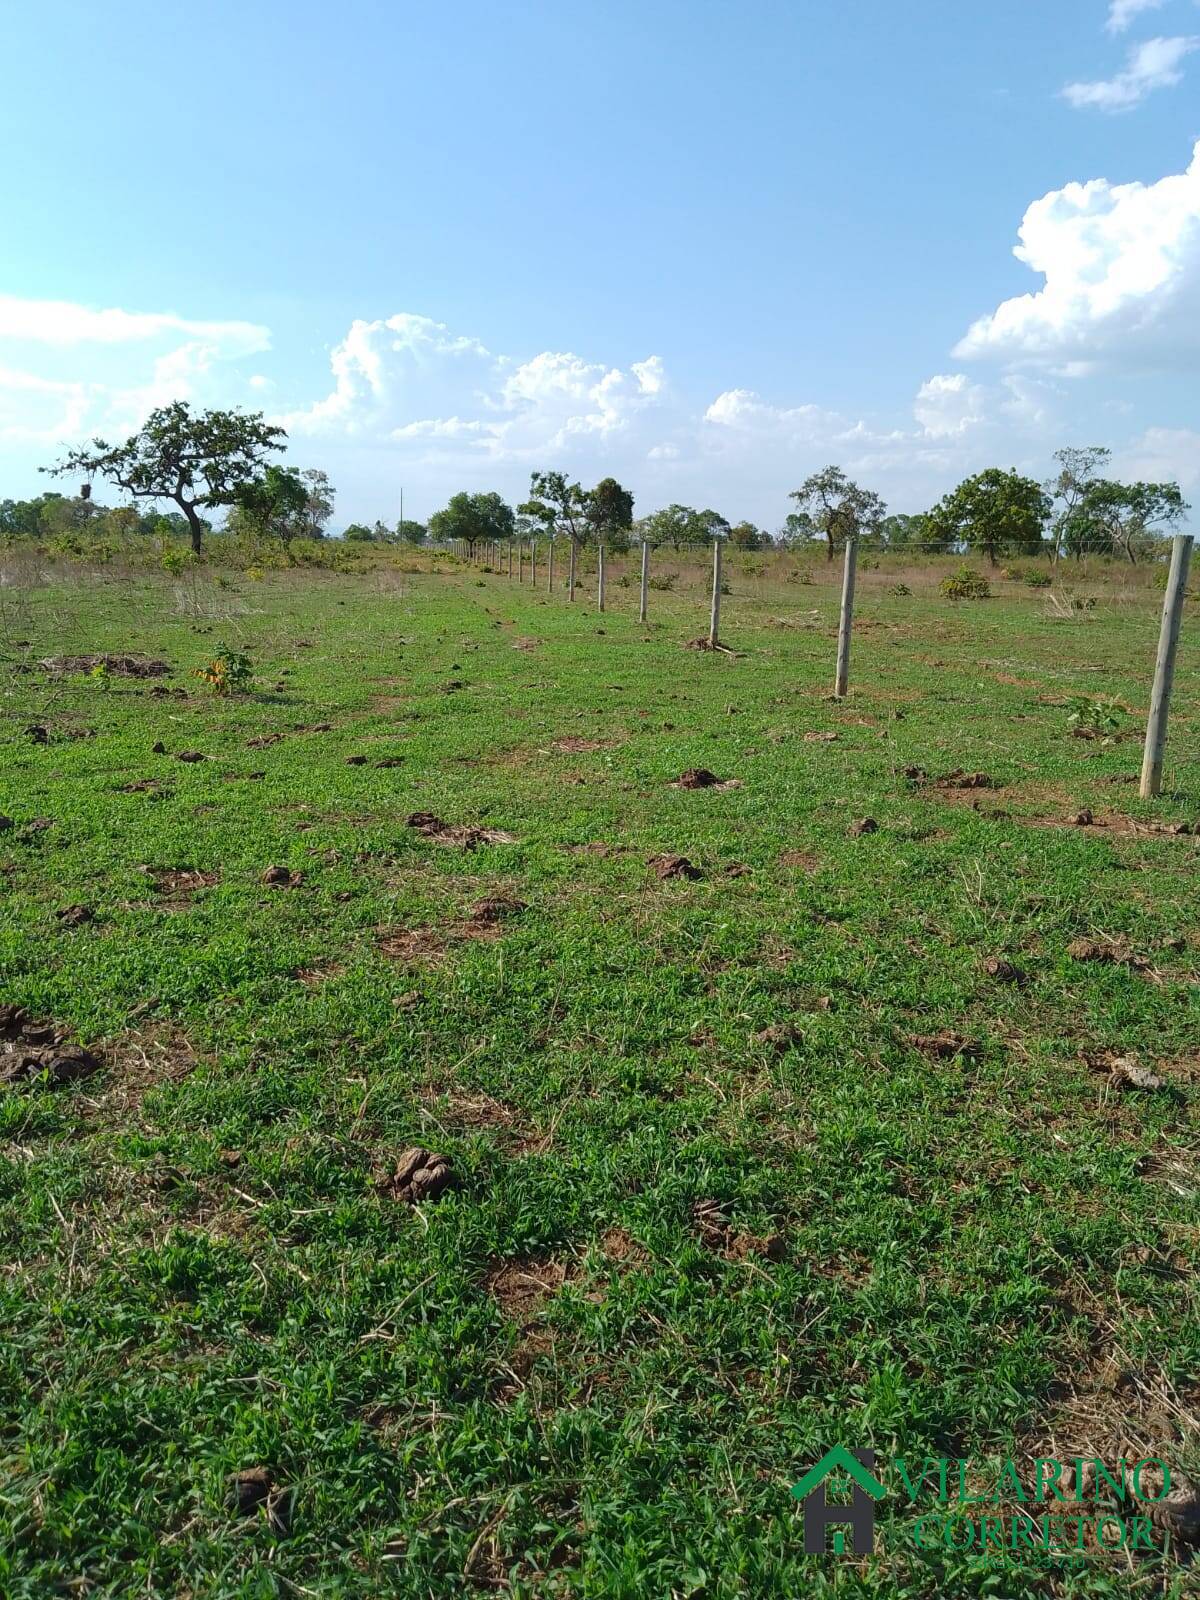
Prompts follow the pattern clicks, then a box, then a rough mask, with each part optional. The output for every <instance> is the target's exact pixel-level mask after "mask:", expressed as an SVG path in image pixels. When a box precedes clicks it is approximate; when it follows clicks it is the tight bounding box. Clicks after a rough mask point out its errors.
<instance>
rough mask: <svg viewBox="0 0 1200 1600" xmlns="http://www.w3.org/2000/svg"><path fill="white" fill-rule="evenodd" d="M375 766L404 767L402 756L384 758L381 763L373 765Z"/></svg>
mask: <svg viewBox="0 0 1200 1600" xmlns="http://www.w3.org/2000/svg"><path fill="white" fill-rule="evenodd" d="M375 765H376V766H377V767H402V766H403V765H404V757H403V756H384V758H383V759H382V761H377V762H376V763H375Z"/></svg>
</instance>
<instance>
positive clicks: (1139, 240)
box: [954, 143, 1200, 370]
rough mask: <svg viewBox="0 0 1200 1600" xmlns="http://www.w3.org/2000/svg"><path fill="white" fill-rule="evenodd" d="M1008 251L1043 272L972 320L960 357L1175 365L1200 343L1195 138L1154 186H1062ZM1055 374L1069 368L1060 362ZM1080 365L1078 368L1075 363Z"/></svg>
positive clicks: (1098, 182)
mask: <svg viewBox="0 0 1200 1600" xmlns="http://www.w3.org/2000/svg"><path fill="white" fill-rule="evenodd" d="M1018 231H1019V236H1020V241H1021V242H1020V243H1019V244H1018V245H1017V246H1016V247H1015V248H1014V251H1013V254H1014V255H1015V256H1016V257H1017V259H1018V260H1019V261H1023V262H1024V263H1025V265H1026V266H1028V267H1029V268H1031V269H1032V271H1034V272H1036V273H1040V274H1041V276H1042V277H1043V278H1044V280H1045V281H1044V283H1043V285H1042V287H1041V288H1040V289H1038V290H1037V291H1036V292H1035V293H1032V294H1023V295H1018V296H1016V297H1015V298H1014V299H1011V300H1005V301H1003V302H1002V304H1001V305H999V306H998V307H997V308H996V310H995V311H993V312H992V313H990V315H988V316H984V317H980V318H979V320H978V321H977V322H975V323H973V324H972V326H971V327H970V329H969V330H968V331H967V334H966V336H965V337H964V338H963V339H962V340H960V342H959V344H958V345H957V346H956V348H955V352H954V353H955V355H957V356H958V357H960V358H967V357H976V356H998V357H1001V358H1005V359H1008V360H1035V361H1042V362H1046V363H1053V364H1057V365H1059V366H1060V367H1063V364H1064V363H1070V362H1072V361H1074V362H1086V363H1092V362H1095V361H1097V360H1099V359H1100V358H1102V357H1105V356H1110V357H1111V356H1112V355H1114V354H1117V353H1120V352H1122V351H1124V352H1125V353H1126V354H1131V355H1132V356H1133V357H1134V358H1135V359H1136V360H1137V361H1138V362H1139V363H1140V364H1142V365H1143V366H1153V365H1156V364H1158V365H1166V366H1169V365H1174V364H1177V363H1178V362H1180V361H1181V360H1183V359H1191V358H1190V356H1185V352H1188V351H1190V352H1193V353H1194V351H1195V348H1196V345H1197V342H1198V341H1200V319H1198V317H1197V311H1198V310H1200V143H1198V144H1197V145H1196V147H1195V150H1194V151H1193V155H1192V161H1191V164H1190V165H1189V167H1188V168H1187V170H1186V172H1183V173H1176V174H1172V175H1171V176H1169V177H1165V178H1160V179H1159V180H1158V181H1157V182H1155V183H1149V184H1146V183H1126V184H1110V183H1109V182H1108V181H1107V180H1106V179H1104V178H1095V179H1092V180H1091V181H1090V182H1088V183H1069V184H1067V185H1066V186H1065V187H1064V188H1062V189H1053V190H1051V191H1050V193H1049V194H1046V195H1043V196H1042V198H1041V199H1040V200H1035V201H1034V202H1033V204H1032V205H1031V206H1030V207H1029V208H1028V210H1027V211H1026V212H1025V216H1024V219H1023V220H1022V222H1021V226H1020V229H1019V230H1018ZM1063 370H1069V369H1067V368H1065V367H1064V368H1063ZM1080 370H1083V369H1080Z"/></svg>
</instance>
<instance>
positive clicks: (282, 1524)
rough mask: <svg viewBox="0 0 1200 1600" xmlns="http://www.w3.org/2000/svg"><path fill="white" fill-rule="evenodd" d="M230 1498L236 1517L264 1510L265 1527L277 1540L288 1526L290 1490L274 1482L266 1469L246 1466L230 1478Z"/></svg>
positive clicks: (289, 1521)
mask: <svg viewBox="0 0 1200 1600" xmlns="http://www.w3.org/2000/svg"><path fill="white" fill-rule="evenodd" d="M230 1499H231V1502H232V1505H233V1509H234V1510H235V1511H236V1512H237V1514H238V1516H239V1517H252V1516H253V1515H254V1513H255V1512H256V1511H260V1510H261V1511H265V1512H266V1517H267V1525H268V1527H269V1528H270V1530H271V1532H272V1533H273V1534H275V1535H276V1536H277V1537H280V1538H281V1537H282V1536H283V1535H284V1534H286V1533H287V1531H288V1528H289V1527H290V1525H291V1502H292V1491H291V1490H290V1489H284V1488H281V1487H280V1485H278V1484H277V1483H276V1482H275V1479H274V1477H273V1475H272V1473H271V1469H270V1468H269V1467H247V1468H246V1469H245V1470H244V1471H243V1472H235V1473H234V1474H233V1476H232V1478H231V1479H230Z"/></svg>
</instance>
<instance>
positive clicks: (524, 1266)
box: [484, 1256, 567, 1327]
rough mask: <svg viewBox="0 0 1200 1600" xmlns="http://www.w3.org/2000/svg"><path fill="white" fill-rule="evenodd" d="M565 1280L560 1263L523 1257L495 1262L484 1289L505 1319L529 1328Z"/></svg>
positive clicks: (563, 1270)
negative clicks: (507, 1318)
mask: <svg viewBox="0 0 1200 1600" xmlns="http://www.w3.org/2000/svg"><path fill="white" fill-rule="evenodd" d="M566 1281H567V1269H566V1266H565V1265H564V1264H563V1263H562V1262H561V1261H554V1260H551V1259H549V1258H547V1257H540V1256H523V1257H519V1258H518V1259H517V1260H515V1261H501V1262H498V1263H497V1264H496V1265H495V1266H494V1267H492V1268H491V1269H490V1270H489V1271H488V1274H487V1277H486V1278H485V1279H484V1287H485V1288H486V1289H487V1292H488V1293H489V1294H490V1295H491V1296H492V1298H493V1299H494V1300H495V1301H496V1303H497V1305H498V1306H499V1307H500V1309H501V1311H503V1313H504V1315H505V1316H506V1317H509V1318H511V1320H512V1321H513V1322H519V1323H520V1324H521V1325H522V1326H523V1327H528V1326H529V1324H530V1323H532V1322H533V1321H534V1319H535V1318H536V1317H537V1315H538V1313H539V1312H540V1311H541V1309H542V1307H543V1305H544V1304H545V1303H546V1301H547V1300H549V1299H550V1298H551V1296H553V1295H556V1294H557V1293H558V1291H559V1290H560V1289H561V1288H562V1286H563V1284H564V1283H566Z"/></svg>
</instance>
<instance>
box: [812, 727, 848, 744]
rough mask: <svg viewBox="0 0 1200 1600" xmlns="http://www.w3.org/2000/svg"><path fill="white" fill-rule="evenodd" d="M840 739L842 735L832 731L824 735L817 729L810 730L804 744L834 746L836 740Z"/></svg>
mask: <svg viewBox="0 0 1200 1600" xmlns="http://www.w3.org/2000/svg"><path fill="white" fill-rule="evenodd" d="M840 737H841V735H840V734H838V733H835V732H834V731H833V730H832V729H829V730H827V731H826V732H823V733H822V732H818V730H817V729H815V728H810V729H809V731H808V732H807V733H806V734H805V735H804V742H805V744H832V743H833V741H834V740H835V739H839V738H840Z"/></svg>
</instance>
